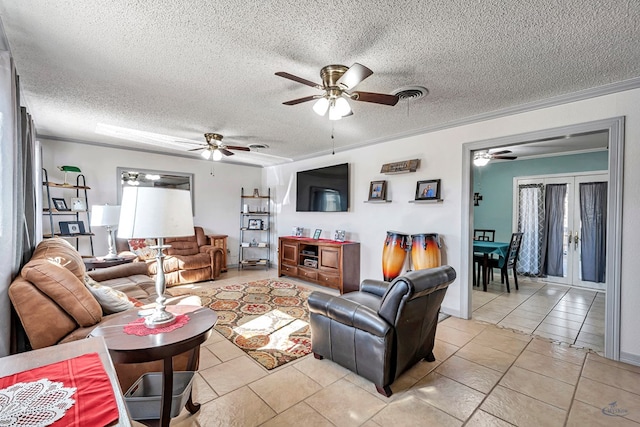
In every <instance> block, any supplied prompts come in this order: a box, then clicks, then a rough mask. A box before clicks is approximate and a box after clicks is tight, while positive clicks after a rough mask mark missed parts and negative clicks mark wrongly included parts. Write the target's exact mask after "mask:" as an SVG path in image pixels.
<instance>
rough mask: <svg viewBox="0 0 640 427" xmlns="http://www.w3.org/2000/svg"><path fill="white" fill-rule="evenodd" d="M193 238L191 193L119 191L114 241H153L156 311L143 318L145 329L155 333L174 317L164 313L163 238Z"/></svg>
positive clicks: (160, 189)
mask: <svg viewBox="0 0 640 427" xmlns="http://www.w3.org/2000/svg"><path fill="white" fill-rule="evenodd" d="M191 235H193V216H192V211H191V193H190V192H189V191H187V190H178V189H175V188H166V187H125V188H124V189H123V190H122V204H121V208H120V221H119V224H118V237H120V238H125V239H146V238H157V239H158V245H157V246H154V247H152V249H156V262H157V264H158V269H157V274H156V286H155V290H156V294H157V295H158V298H157V299H156V308H155V310H154V311H153V313H151V314H149V315H148V316H146V318H145V325H146V326H147V327H149V328H152V329H155V328H160V327H163V326H168V325H170V324H172V323H174V322H175V316H174V315H173V314H172V313H169V312H168V311H166V309H165V305H164V303H165V301H166V298H165V296H164V293H165V278H164V270H163V267H162V258H164V253H163V250H164V249H165V248H168V247H170V245H165V244H164V238H165V237H182V236H191Z"/></svg>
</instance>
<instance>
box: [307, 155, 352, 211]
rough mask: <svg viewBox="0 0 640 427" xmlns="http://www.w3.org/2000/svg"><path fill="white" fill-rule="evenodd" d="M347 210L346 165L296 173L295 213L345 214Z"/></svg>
mask: <svg viewBox="0 0 640 427" xmlns="http://www.w3.org/2000/svg"><path fill="white" fill-rule="evenodd" d="M348 210H349V164H348V163H343V164H340V165H334V166H327V167H324V168H318V169H311V170H307V171H301V172H298V174H297V179H296V211H297V212H347V211H348Z"/></svg>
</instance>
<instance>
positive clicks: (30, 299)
mask: <svg viewBox="0 0 640 427" xmlns="http://www.w3.org/2000/svg"><path fill="white" fill-rule="evenodd" d="M85 272H86V270H85V265H84V263H83V261H82V257H81V256H80V254H79V253H78V252H77V251H76V250H75V248H74V247H73V246H72V245H71V244H69V242H67V241H66V240H64V239H61V238H53V239H46V240H44V241H42V242H41V243H40V244H39V245H38V246H37V247H36V249H35V251H34V253H33V255H32V257H31V259H30V260H29V262H28V263H27V264H26V265H25V266H24V267H23V268H22V270H21V272H20V275H19V276H18V277H16V278H15V279H14V280H13V282H12V283H11V285H10V286H9V298H10V299H11V302H12V304H13V307H14V309H15V312H16V313H17V315H18V318H19V320H20V322H21V323H22V326H23V328H24V331H25V333H26V335H27V337H28V339H29V344H30V346H31V348H32V349H34V350H35V349H38V348H43V347H49V346H53V345H55V344H60V343H65V342H68V341H74V340H79V339H84V338H86V337H87V336H88V335H89V333H90V332H91V331H92V330H93V329H94V328H95V327H97V326H98V325H100V323H101V322H102V321H104V320H105V319H109V318H110V317H111V316H114V314H110V315H103V310H102V307H101V306H100V304H99V303H98V301H97V300H96V299H95V298H94V297H93V295H92V294H91V292H89V290H88V289H87V288H86V286H85V282H84V275H85ZM88 274H89V276H91V277H92V278H93V279H94V280H96V281H97V282H99V284H101V285H106V286H110V287H112V288H115V289H118V290H120V291H122V292H124V293H125V294H126V295H127V296H129V297H132V298H135V299H136V300H138V301H140V302H141V303H143V304H147V303H152V302H153V301H155V299H156V298H157V297H156V294H155V290H154V287H155V282H154V280H153V279H151V278H150V277H149V276H148V275H147V266H146V265H145V264H144V263H130V264H123V265H118V266H115V267H109V268H104V269H99V270H95V271H90V272H88ZM177 303H184V304H190V305H201V303H200V299H199V298H198V297H197V296H187V297H176V298H170V299H169V300H168V301H167V304H177ZM187 360H188V355H187V354H182V355H179V356H176V357H175V358H174V368H175V369H176V370H184V369H185V368H186V366H187ZM115 367H116V371H117V373H118V378H119V380H120V385H121V387H122V390H123V391H126V390H127V389H128V388H129V386H131V385H132V384H133V383H134V382H135V380H136V379H137V378H138V377H139V376H140V375H141V374H142V373H144V372H149V371H162V361H159V362H150V363H143V364H127V365H119V364H116V365H115Z"/></svg>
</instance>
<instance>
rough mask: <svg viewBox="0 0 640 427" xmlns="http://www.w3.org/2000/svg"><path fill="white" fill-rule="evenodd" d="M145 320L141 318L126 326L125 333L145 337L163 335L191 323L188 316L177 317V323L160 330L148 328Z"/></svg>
mask: <svg viewBox="0 0 640 427" xmlns="http://www.w3.org/2000/svg"><path fill="white" fill-rule="evenodd" d="M144 321H145V318H144V317H141V318H139V319H136V320H134V321H133V322H129V323H127V324H126V325H124V328H123V330H124V333H125V334H129V335H138V336H141V337H144V336H145V335H151V334H162V333H165V332H171V331H173V330H175V329H178V328H181V327H183V326H184V325H186V324H187V323H188V322H189V316H187V315H186V314H178V315H176V321H175V322H174V323H172V324H170V325H169V326H162V327H160V328H153V329H152V328H148V327H147V326H146V325H145V324H144Z"/></svg>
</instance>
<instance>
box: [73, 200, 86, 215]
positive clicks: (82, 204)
mask: <svg viewBox="0 0 640 427" xmlns="http://www.w3.org/2000/svg"><path fill="white" fill-rule="evenodd" d="M71 210H72V211H74V212H85V211H86V210H87V199H85V198H84V197H72V198H71Z"/></svg>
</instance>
